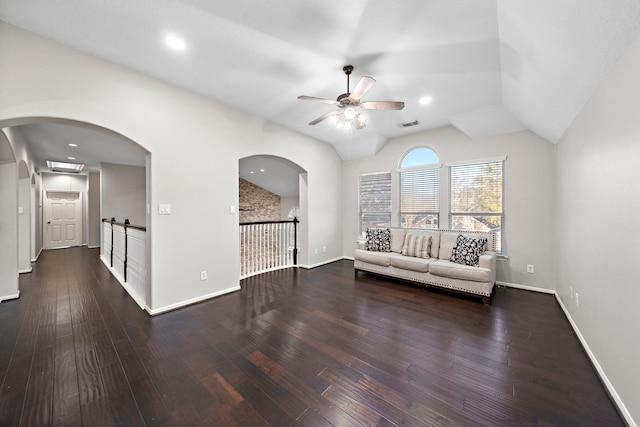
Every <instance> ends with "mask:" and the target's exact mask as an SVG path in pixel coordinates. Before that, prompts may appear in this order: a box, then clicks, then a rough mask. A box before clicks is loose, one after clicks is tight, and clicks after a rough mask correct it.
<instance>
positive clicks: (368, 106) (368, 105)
mask: <svg viewBox="0 0 640 427" xmlns="http://www.w3.org/2000/svg"><path fill="white" fill-rule="evenodd" d="M360 106H361V107H362V108H364V109H365V110H402V109H403V108H404V102H395V101H367V102H363V103H362V104H360Z"/></svg>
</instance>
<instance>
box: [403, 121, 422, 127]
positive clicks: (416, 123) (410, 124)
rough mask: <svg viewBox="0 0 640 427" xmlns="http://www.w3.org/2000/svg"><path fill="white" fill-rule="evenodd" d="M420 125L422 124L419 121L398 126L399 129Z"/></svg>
mask: <svg viewBox="0 0 640 427" xmlns="http://www.w3.org/2000/svg"><path fill="white" fill-rule="evenodd" d="M419 124H420V122H419V121H417V120H414V121H412V122H406V123H399V124H398V127H401V128H410V127H411V126H417V125H419Z"/></svg>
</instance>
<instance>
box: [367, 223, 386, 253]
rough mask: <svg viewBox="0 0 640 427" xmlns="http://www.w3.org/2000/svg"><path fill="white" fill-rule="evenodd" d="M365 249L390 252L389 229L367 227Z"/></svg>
mask: <svg viewBox="0 0 640 427" xmlns="http://www.w3.org/2000/svg"><path fill="white" fill-rule="evenodd" d="M367 250H368V251H374V252H391V231H390V230H389V229H388V228H367Z"/></svg>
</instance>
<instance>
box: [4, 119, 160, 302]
mask: <svg viewBox="0 0 640 427" xmlns="http://www.w3.org/2000/svg"><path fill="white" fill-rule="evenodd" d="M37 124H56V125H64V126H69V127H74V128H81V129H84V130H86V131H90V132H95V133H96V134H98V133H99V134H103V135H108V136H109V137H110V138H113V139H114V140H115V139H117V140H118V141H120V143H122V144H134V145H135V146H136V147H138V148H139V149H140V150H141V151H142V150H143V151H144V153H146V155H145V157H144V158H143V161H144V165H145V166H144V167H143V168H141V169H144V170H142V175H143V176H144V178H143V182H142V184H141V188H142V190H141V194H138V196H139V197H141V198H142V200H141V201H140V202H139V203H140V205H141V206H142V208H141V212H142V215H141V217H142V220H143V222H145V223H144V224H141V225H143V226H145V227H147V230H149V228H150V226H151V223H150V216H149V215H148V206H150V203H151V186H150V179H151V177H150V169H151V153H150V152H149V151H148V150H146V149H145V148H144V147H143V146H142V145H140V144H138V143H136V142H135V141H133V140H132V139H130V138H128V137H127V136H125V135H124V134H122V133H120V132H117V131H115V130H112V129H108V128H106V127H103V126H101V125H97V124H94V123H89V122H86V121H82V120H72V119H68V118H58V117H20V118H13V119H9V120H1V121H0V129H3V130H5V133H7V136H8V139H7V140H6V141H3V143H4V144H6V146H7V147H8V150H9V151H14V152H15V153H16V159H15V160H17V161H19V164H18V166H16V164H15V163H13V175H14V177H15V178H14V180H13V184H11V183H10V180H9V179H2V180H1V185H2V187H3V190H2V191H1V192H0V205H1V206H3V209H2V210H5V209H4V207H7V206H9V205H10V203H6V202H10V201H11V200H15V202H14V207H13V209H12V213H13V215H14V217H16V218H17V219H16V230H15V236H7V239H5V238H4V237H3V239H2V242H6V241H12V243H11V244H7V245H3V247H4V249H3V251H5V250H6V251H7V252H11V253H13V254H14V255H15V257H16V262H15V266H13V268H8V269H6V268H4V267H1V268H0V275H2V274H7V275H8V276H10V275H13V276H16V267H17V271H19V272H21V273H26V272H28V271H31V261H35V260H36V259H37V257H38V255H39V251H40V250H41V249H42V248H43V226H42V221H43V215H42V214H43V212H42V210H43V207H42V202H43V195H44V194H45V190H46V187H45V185H46V184H44V183H43V179H42V178H43V175H47V176H49V177H50V178H51V179H50V180H49V181H50V182H63V181H60V180H57V178H65V176H66V177H73V175H65V174H59V175H56V174H52V173H45V171H44V170H41V168H42V166H41V165H37V164H36V159H35V158H34V157H33V155H32V154H31V153H30V150H29V148H28V147H27V144H26V140H24V138H22V136H21V133H20V132H16V129H18V130H19V129H20V127H21V126H28V125H37ZM12 130H13V131H12ZM1 134H2V135H3V136H4V133H1ZM16 135H17V136H19V137H20V138H16ZM12 137H13V138H12ZM0 147H2V143H0ZM111 148H113V149H114V150H117V149H118V146H117V145H116V146H114V147H110V149H111ZM5 151H7V150H6V149H2V150H0V153H4V152H5ZM112 166H118V165H112ZM16 168H17V169H16ZM118 172H119V171H117V170H116V172H115V173H116V174H117V173H118ZM90 175H95V176H97V181H96V182H97V184H95V185H93V186H92V180H91V177H90ZM101 175H102V173H101V171H99V172H94V173H92V174H91V173H89V174H87V176H86V179H85V180H84V182H85V185H84V186H83V187H84V188H81V189H80V191H84V192H85V193H86V194H90V193H93V200H94V203H93V205H89V200H86V202H85V203H84V206H83V222H84V223H85V225H88V224H89V222H90V221H89V219H90V216H89V213H91V218H94V217H95V222H96V223H98V224H99V225H96V232H97V233H98V236H99V237H94V241H95V242H97V244H94V245H93V246H94V247H97V246H100V245H101V244H102V242H103V238H102V227H101V226H100V225H101V224H100V223H101V217H102V214H103V207H104V203H103V202H104V201H103V200H102V182H101V181H102V179H101ZM129 184H130V181H129V182H124V183H122V182H121V183H120V186H119V187H118V188H116V189H115V190H113V189H112V192H113V191H115V192H116V193H117V192H122V191H126V190H127V188H128V185H129ZM49 185H53V186H54V187H55V186H58V185H59V184H55V183H54V184H49ZM12 187H13V188H12ZM12 193H15V197H12ZM87 199H91V197H88V198H87ZM125 199H126V197H125V198H121V199H119V200H118V201H115V202H114V201H112V202H111V204H113V205H116V206H121V205H122V204H123V203H120V202H121V201H122V200H125ZM6 210H7V211H8V210H9V209H8V208H7V209H6ZM16 212H17V215H16ZM119 220H120V221H122V222H124V220H125V215H124V214H123V217H122V218H120V219H119ZM136 225H138V224H136ZM87 228H88V226H87ZM149 234H150V233H149V232H148V233H147V235H149ZM3 236H4V235H3ZM150 241H151V239H150V238H148V239H147V240H146V242H145V243H144V248H145V249H144V255H145V258H146V271H147V285H146V290H145V298H146V299H147V301H149V299H150V298H151V269H150V268H149V267H150V263H151V244H150ZM83 245H87V246H90V247H91V246H92V245H91V243H89V242H88V241H87V240H85V241H84V242H83ZM3 258H5V257H3ZM2 264H3V265H4V264H7V262H3V263H2ZM10 270H12V271H11V272H10ZM0 280H1V279H0ZM17 286H18V285H17V280H16V288H17ZM16 293H17V289H16ZM5 294H6V292H5V293H4V294H3V293H0V298H3V297H4V295H5ZM11 295H14V294H13V293H11ZM16 296H17V295H16Z"/></svg>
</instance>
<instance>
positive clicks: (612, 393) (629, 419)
mask: <svg viewBox="0 0 640 427" xmlns="http://www.w3.org/2000/svg"><path fill="white" fill-rule="evenodd" d="M554 295H555V296H556V301H558V304H559V305H560V308H562V311H563V312H564V315H565V316H566V318H567V320H568V321H569V323H570V324H571V327H572V328H573V331H574V332H575V333H576V336H577V337H578V340H580V344H582V348H584V351H585V353H587V357H589V360H590V361H591V363H592V365H593V366H594V368H595V369H596V372H597V373H598V376H600V381H602V383H603V384H604V386H605V387H606V389H607V391H608V392H609V395H610V396H611V398H612V399H613V401H614V402H615V403H616V406H617V407H618V411H620V414H621V415H622V416H623V417H624V419H625V421H626V422H627V424H629V427H638V425H637V424H636V422H635V421H634V420H633V418H632V417H631V414H630V413H629V410H628V409H627V407H626V406H625V405H624V402H623V401H622V399H620V396H619V395H618V393H617V392H616V389H615V388H614V387H613V384H611V381H609V378H607V374H605V372H604V370H603V369H602V366H600V363H598V359H596V356H595V355H594V354H593V352H592V351H591V348H589V344H587V341H586V340H585V339H584V337H583V336H582V333H581V332H580V329H578V325H576V323H575V322H574V321H573V318H572V317H571V314H570V313H569V310H567V307H566V306H565V305H564V303H563V302H562V299H561V298H560V296H559V295H558V293H557V292H554Z"/></svg>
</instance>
